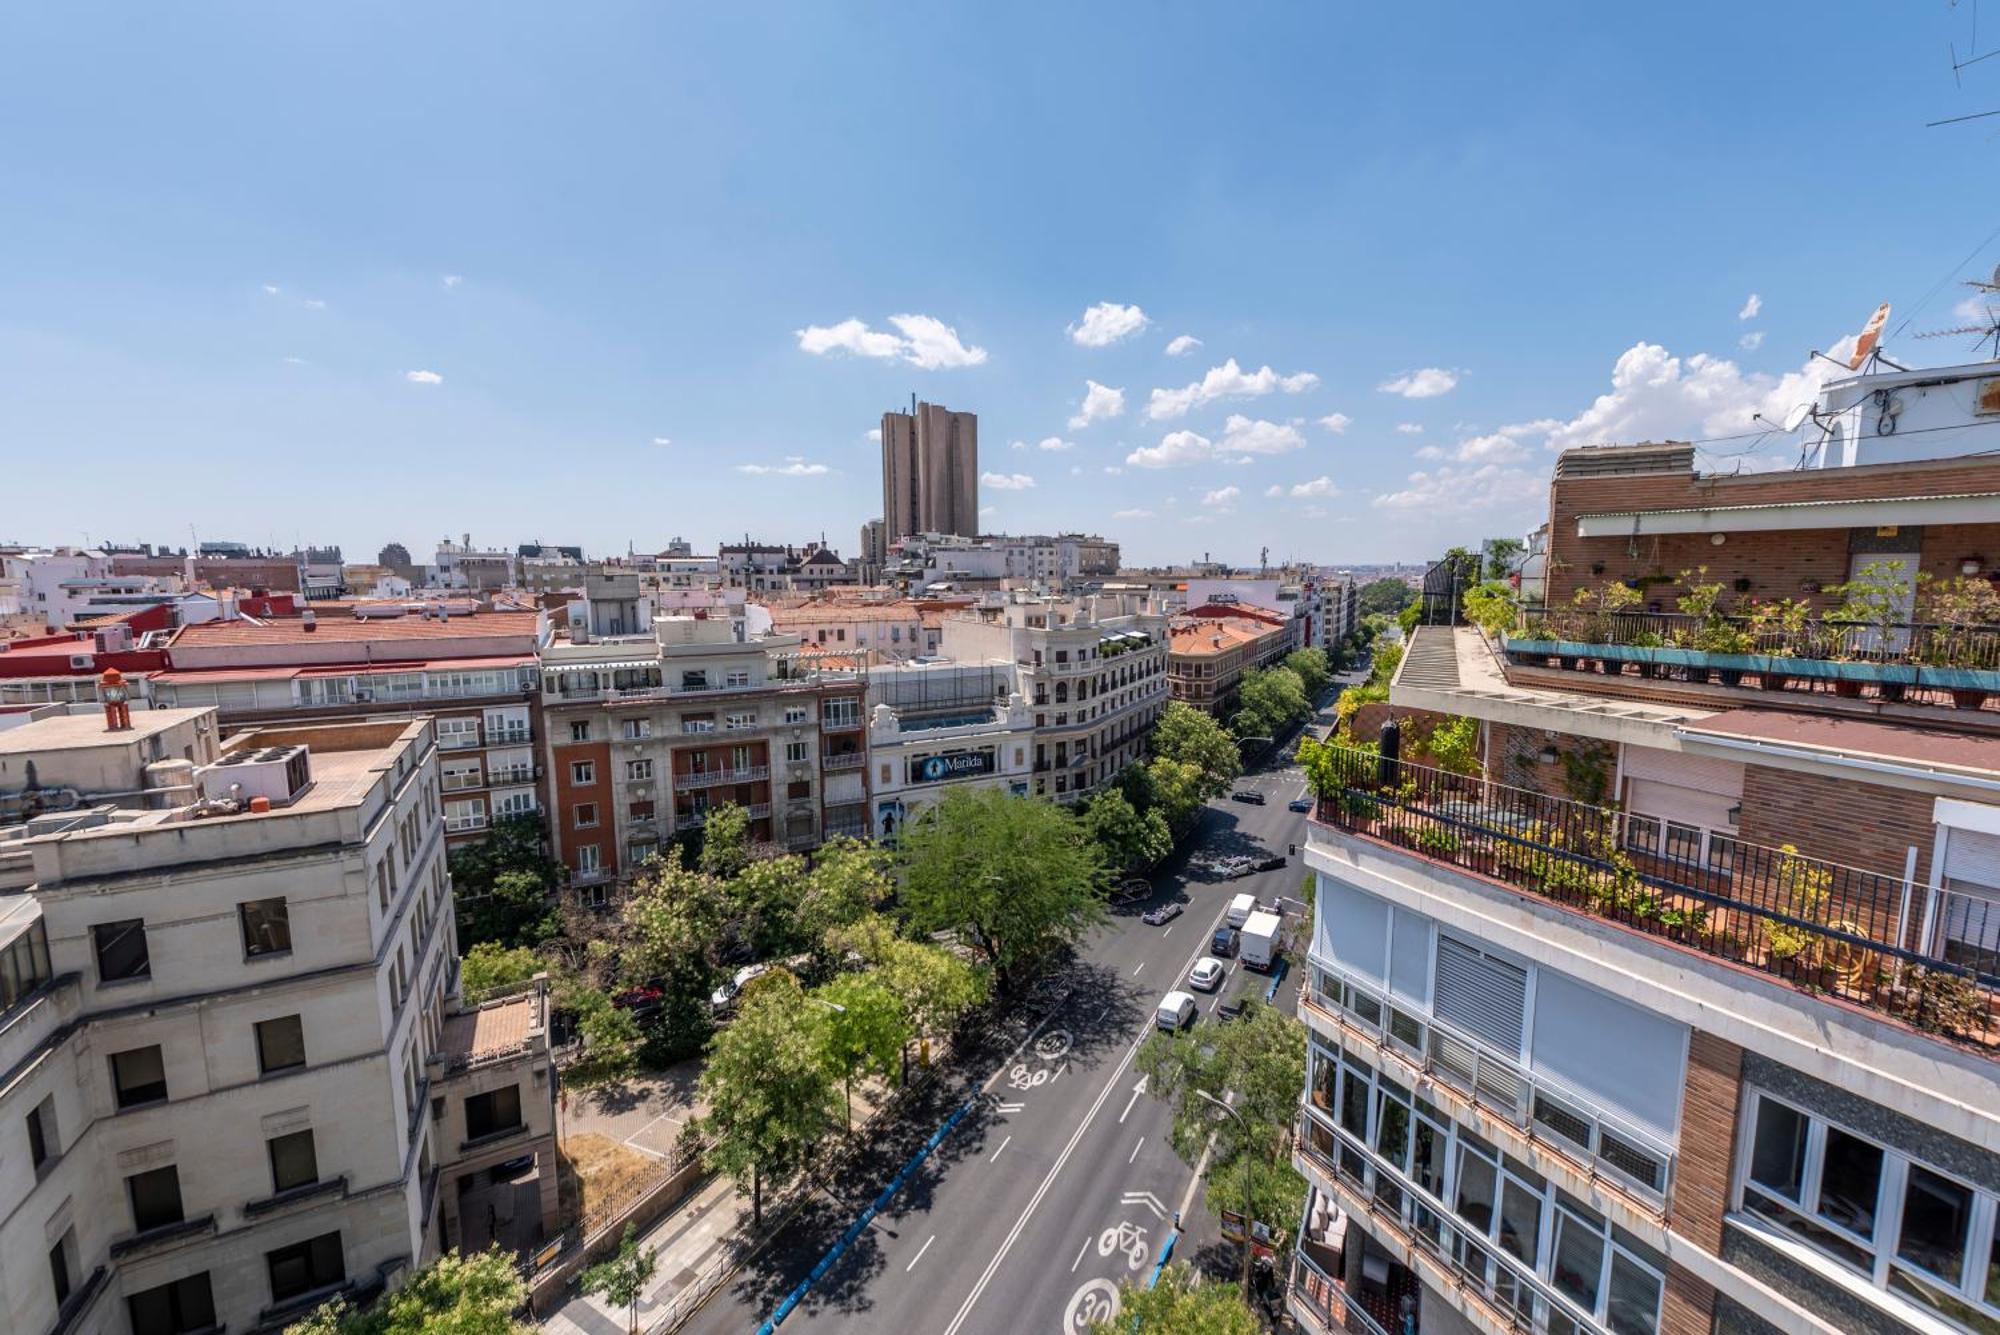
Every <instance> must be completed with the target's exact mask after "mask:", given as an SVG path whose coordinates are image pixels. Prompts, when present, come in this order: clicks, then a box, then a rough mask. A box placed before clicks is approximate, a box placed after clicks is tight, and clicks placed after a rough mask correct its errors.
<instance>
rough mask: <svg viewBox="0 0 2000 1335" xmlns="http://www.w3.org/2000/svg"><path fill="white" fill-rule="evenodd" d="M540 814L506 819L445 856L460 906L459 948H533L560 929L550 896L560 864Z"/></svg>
mask: <svg viewBox="0 0 2000 1335" xmlns="http://www.w3.org/2000/svg"><path fill="white" fill-rule="evenodd" d="M546 836H547V830H546V828H545V827H544V826H543V824H542V818H541V817H540V816H502V817H501V818H500V819H498V820H496V821H495V822H493V827H492V829H491V830H489V831H488V832H487V835H486V837H485V838H484V839H481V840H479V841H477V842H476V843H469V844H465V845H462V846H461V847H458V848H454V849H452V850H451V852H450V853H449V854H448V855H447V856H446V867H447V869H448V870H449V871H450V873H451V885H452V894H453V900H454V902H455V903H456V905H457V907H458V917H459V945H460V947H461V948H470V947H471V946H474V945H477V944H478V943H479V942H481V941H498V942H499V943H500V944H501V945H503V946H521V945H526V946H534V945H539V944H541V943H542V942H543V941H546V940H547V939H549V938H550V937H551V936H554V935H555V934H556V933H557V932H558V931H560V930H561V926H562V922H561V918H560V916H559V915H558V914H557V913H556V912H555V910H554V906H553V904H552V903H551V892H552V891H553V890H554V888H555V885H556V877H557V875H558V874H559V873H560V871H561V865H560V864H559V863H557V862H556V861H555V859H553V858H551V857H550V856H549V854H548V848H547V845H546V843H545V840H546Z"/></svg>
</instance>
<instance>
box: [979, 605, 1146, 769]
mask: <svg viewBox="0 0 2000 1335" xmlns="http://www.w3.org/2000/svg"><path fill="white" fill-rule="evenodd" d="M942 625H943V631H944V633H943V635H942V637H941V639H940V649H941V651H942V652H943V654H944V655H945V656H946V657H947V658H951V659H954V660H956V661H958V662H962V663H969V664H978V663H1011V664H1013V665H1014V669H1015V681H1016V683H1017V688H1018V689H1019V690H1020V692H1021V693H1022V694H1023V695H1024V696H1025V697H1026V698H1027V701H1028V706H1029V708H1030V709H1031V710H1032V711H1033V713H1034V720H1035V762H1034V792H1035V794H1036V795H1037V796H1042V797H1052V798H1054V799H1055V800H1056V801H1058V802H1065V801H1074V800H1076V798H1078V797H1080V796H1082V795H1083V794H1085V793H1088V792H1090V791H1092V790H1093V789H1095V788H1097V787H1099V786H1101V785H1103V784H1105V783H1108V782H1110V781H1111V780H1112V779H1113V778H1114V777H1116V776H1117V774H1118V772H1119V771H1120V770H1122V769H1124V768H1125V767H1126V766H1127V765H1130V764H1132V763H1134V762H1136V761H1138V760H1141V759H1143V758H1144V755H1145V748H1146V735H1147V733H1149V732H1150V731H1151V730H1152V726H1153V722H1154V720H1156V719H1158V718H1159V716H1160V711H1161V710H1163V709H1165V708H1166V704H1167V618H1166V617H1165V615H1164V614H1162V613H1160V612H1158V611H1156V610H1154V606H1153V604H1152V602H1151V600H1150V599H1147V598H1143V597H1114V596H1110V595H1094V594H1093V595H1087V596H1083V597H1057V596H1051V595H1037V594H1030V593H1025V592H1018V591H1017V592H1013V593H1009V594H1002V595H994V596H992V597H991V598H989V599H984V600H982V601H980V602H979V603H976V604H974V605H973V606H971V607H968V608H966V609H964V610H962V611H958V612H953V613H949V614H947V615H946V616H945V617H944V618H943V621H942Z"/></svg>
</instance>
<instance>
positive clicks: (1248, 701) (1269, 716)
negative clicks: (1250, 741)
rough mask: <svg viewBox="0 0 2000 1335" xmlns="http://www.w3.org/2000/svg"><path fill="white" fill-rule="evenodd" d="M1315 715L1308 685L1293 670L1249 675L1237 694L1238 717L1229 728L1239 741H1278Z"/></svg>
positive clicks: (1287, 669)
mask: <svg viewBox="0 0 2000 1335" xmlns="http://www.w3.org/2000/svg"><path fill="white" fill-rule="evenodd" d="M1311 713H1312V702H1311V701H1310V700H1308V699H1307V698H1306V688H1305V684H1304V683H1303V682H1301V681H1300V680H1299V677H1298V674H1297V673H1296V672H1293V671H1292V670H1291V669H1290V668H1285V667H1276V668H1271V669H1270V670H1269V671H1265V672H1246V673H1244V674H1243V684H1242V685H1241V686H1239V687H1238V688H1237V691H1236V714H1235V716H1234V717H1233V718H1231V719H1230V721H1229V726H1230V728H1231V729H1232V730H1234V732H1235V733H1236V735H1237V737H1239V738H1246V737H1276V736H1277V735H1278V734H1279V733H1281V732H1283V731H1284V730H1285V729H1286V728H1289V727H1291V726H1292V725H1293V724H1294V723H1297V722H1299V721H1300V720H1301V719H1304V718H1306V717H1307V716H1309V715H1310V714H1311Z"/></svg>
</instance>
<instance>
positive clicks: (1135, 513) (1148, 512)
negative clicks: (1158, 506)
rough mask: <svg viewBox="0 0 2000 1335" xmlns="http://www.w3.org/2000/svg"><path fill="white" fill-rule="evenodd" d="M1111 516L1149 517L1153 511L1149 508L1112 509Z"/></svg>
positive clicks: (1120, 517) (1126, 517)
mask: <svg viewBox="0 0 2000 1335" xmlns="http://www.w3.org/2000/svg"><path fill="white" fill-rule="evenodd" d="M1111 517H1112V518H1113V519H1151V518H1152V517H1153V512H1152V511H1151V510H1113V511H1112V512H1111Z"/></svg>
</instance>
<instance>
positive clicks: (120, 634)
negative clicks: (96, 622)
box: [94, 621, 132, 654]
mask: <svg viewBox="0 0 2000 1335" xmlns="http://www.w3.org/2000/svg"><path fill="white" fill-rule="evenodd" d="M94 638H95V639H96V641H97V652H98V653H100V654H123V653H130V652H131V650H132V628H131V627H130V626H128V625H126V624H125V623H124V622H122V621H120V622H116V623H114V624H112V625H109V626H105V627H104V628H102V629H101V630H99V631H98V632H97V633H96V636H95V637H94Z"/></svg>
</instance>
